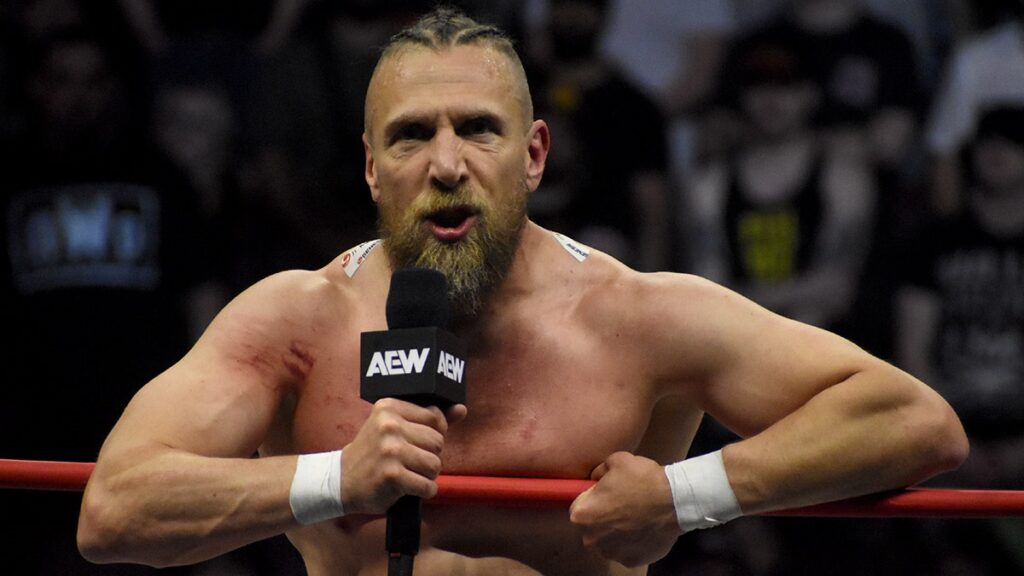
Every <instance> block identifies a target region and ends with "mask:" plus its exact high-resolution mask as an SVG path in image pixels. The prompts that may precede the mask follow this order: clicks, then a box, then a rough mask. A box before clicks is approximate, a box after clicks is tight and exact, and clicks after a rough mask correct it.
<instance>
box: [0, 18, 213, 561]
mask: <svg viewBox="0 0 1024 576" xmlns="http://www.w3.org/2000/svg"><path fill="white" fill-rule="evenodd" d="M29 70H30V71H29V74H28V76H27V82H26V84H25V85H24V86H23V91H24V101H25V102H26V118H25V122H24V126H23V130H22V131H20V132H19V134H18V137H17V138H16V139H15V140H14V141H13V144H12V145H11V146H10V148H9V149H7V150H5V151H4V158H5V165H6V167H7V169H6V170H5V181H4V184H3V188H2V190H0V210H2V214H3V216H2V221H0V252H2V256H3V258H2V265H0V293H2V300H0V318H2V321H3V325H4V328H5V330H6V333H7V334H8V339H7V346H6V347H5V348H4V358H3V362H2V365H3V366H4V368H3V371H4V374H3V376H4V378H3V382H4V384H5V390H4V392H5V398H4V402H2V403H0V412H2V413H0V454H2V455H3V456H4V457H8V458H32V459H57V460H85V461H91V460H93V459H94V458H95V456H96V453H97V452H98V451H99V448H100V445H101V443H102V441H103V439H104V437H105V435H106V433H107V432H108V431H109V430H110V428H111V427H112V426H113V424H114V422H115V420H116V418H117V416H118V415H119V414H120V412H121V411H122V410H123V409H124V406H125V404H127V402H128V400H129V399H130V398H131V396H132V395H133V394H134V392H135V390H137V388H138V387H139V386H141V384H143V383H144V382H146V381H147V380H148V379H150V378H152V377H153V376H154V375H156V373H157V372H158V371H159V370H161V369H163V368H164V367H166V366H167V365H168V364H169V363H170V362H173V361H174V359H175V358H177V357H179V356H180V355H181V354H183V353H184V352H185V350H186V349H187V347H188V345H189V341H188V337H187V326H186V322H185V318H186V316H185V314H183V313H182V311H183V310H184V307H185V300H186V295H187V294H188V293H189V288H190V287H192V286H194V285H195V283H196V281H197V280H198V279H197V278H196V276H195V275H196V274H197V273H198V270H197V268H195V267H193V266H191V265H190V264H191V262H190V259H191V258H193V257H194V256H195V255H196V254H197V253H200V251H201V246H199V245H196V244H195V243H193V242H192V241H193V240H194V237H193V236H192V235H191V230H192V225H193V223H194V218H193V216H192V214H191V213H190V212H189V210H188V207H187V205H184V204H183V203H182V202H181V199H180V198H177V197H174V196H172V195H165V194H163V193H162V192H161V191H160V190H158V189H156V188H154V187H152V186H150V185H149V184H148V180H147V178H146V177H145V174H144V173H143V170H142V165H143V162H142V155H141V150H142V148H143V147H142V146H141V145H140V142H141V139H140V137H139V135H138V134H137V130H136V129H135V127H136V126H138V125H139V121H138V119H137V118H135V117H133V116H132V114H130V111H131V110H132V109H133V106H131V105H129V103H127V102H125V100H124V96H125V92H124V90H123V89H122V87H123V86H124V84H125V80H124V77H123V74H122V72H121V71H120V70H119V69H118V68H117V67H116V66H115V63H114V60H113V59H112V58H111V56H110V52H109V48H108V47H107V46H106V45H105V44H104V43H103V42H101V41H100V40H99V39H98V38H97V37H96V36H95V35H93V34H91V33H89V32H85V31H77V30H75V31H68V32H64V33H62V34H60V35H59V36H57V37H55V38H53V39H52V40H51V43H50V44H49V45H47V46H45V47H43V48H41V49H40V51H39V52H38V56H37V57H36V58H35V59H33V60H32V61H31V62H30V63H29ZM0 498H3V500H4V502H3V504H0V507H2V508H3V509H4V511H5V512H6V513H8V514H9V516H8V517H10V518H16V519H17V520H16V522H17V523H18V525H19V528H18V530H16V531H14V533H15V537H16V540H13V541H14V542H17V545H16V546H15V548H14V549H13V557H11V555H8V559H9V561H10V562H12V565H19V566H30V567H31V568H30V569H31V570H33V571H32V572H30V573H33V574H36V573H38V574H68V573H75V574H86V573H90V570H92V569H91V568H90V567H88V565H87V564H86V563H85V561H84V560H82V559H81V557H80V556H79V555H78V552H77V550H76V549H75V537H74V535H75V524H76V520H77V512H78V502H77V501H76V500H75V499H71V498H62V497H61V496H59V495H58V496H55V495H53V494H47V493H28V494H19V493H14V492H4V493H2V494H0ZM11 541H12V540H11V539H10V538H9V539H8V543H10V542H11ZM25 560H27V561H28V562H27V563H26V561H25Z"/></svg>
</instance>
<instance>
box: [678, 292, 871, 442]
mask: <svg viewBox="0 0 1024 576" xmlns="http://www.w3.org/2000/svg"><path fill="white" fill-rule="evenodd" d="M705 292H706V294H705V296H704V297H702V298H701V303H700V306H693V307H692V308H694V312H692V313H690V314H688V316H689V320H688V322H689V323H690V325H691V326H690V329H689V331H690V332H691V333H693V334H694V335H695V336H693V337H692V338H691V340H692V343H691V344H692V345H695V347H696V349H697V350H698V351H699V353H698V355H697V356H696V357H695V356H693V355H690V357H691V358H693V361H696V362H700V363H701V364H702V369H701V371H700V373H699V378H698V379H697V382H696V384H694V386H696V391H695V392H696V396H697V399H698V402H700V404H701V408H702V409H703V410H704V411H705V412H707V413H708V414H709V415H711V416H713V417H714V418H715V419H716V420H718V421H719V422H721V423H722V424H723V425H725V426H726V427H728V428H729V429H731V430H733V431H734V432H736V433H737V434H739V435H741V436H744V437H746V436H751V435H753V434H757V433H758V432H760V431H762V430H764V429H765V428H767V427H768V426H770V425H772V424H773V423H775V422H777V421H778V420H780V419H782V418H784V417H785V416H786V415H788V414H790V413H791V412H793V411H795V410H796V409H797V408H799V407H800V406H802V405H804V404H805V403H806V402H807V401H808V400H810V399H811V398H812V397H813V396H814V395H815V394H817V393H818V392H820V391H822V390H824V389H825V388H828V387H829V386H832V385H834V384H838V383H839V382H842V381H843V380H846V379H847V378H849V377H850V376H852V375H853V374H855V373H856V372H858V371H859V370H861V369H863V368H864V367H865V366H866V364H867V363H868V362H870V356H868V355H867V354H866V353H865V352H864V351H862V350H861V349H860V348H858V347H857V346H855V345H853V344H852V343H850V342H848V341H846V340H844V339H842V338H840V337H838V336H836V335H834V334H831V333H829V332H826V331H824V330H820V329H818V328H814V327H812V326H809V325H807V324H802V323H799V322H796V321H794V320H790V319H788V318H784V317H782V316H779V315H777V314H775V313H773V312H770V311H768V310H766V309H765V308H763V307H761V306H759V305H757V304H755V303H753V302H751V301H750V300H748V299H746V298H743V297H742V296H739V295H738V294H735V293H732V292H730V291H728V290H725V289H724V288H712V289H710V290H707V289H705ZM698 340H699V341H700V342H699V343H698Z"/></svg>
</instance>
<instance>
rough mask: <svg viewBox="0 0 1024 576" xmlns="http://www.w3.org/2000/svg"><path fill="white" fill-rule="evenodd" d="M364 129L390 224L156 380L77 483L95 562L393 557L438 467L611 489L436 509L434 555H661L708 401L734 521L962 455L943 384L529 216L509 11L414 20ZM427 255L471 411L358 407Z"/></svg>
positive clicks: (435, 561) (512, 565)
mask: <svg viewBox="0 0 1024 576" xmlns="http://www.w3.org/2000/svg"><path fill="white" fill-rule="evenodd" d="M364 142H365V148H366V180H367V182H368V183H369V186H370V190H371V193H372V195H373V198H374V200H376V201H377V202H378V204H379V209H380V215H381V218H380V221H381V234H382V237H383V238H384V240H383V243H382V244H380V245H378V244H372V243H371V244H365V245H363V246H361V247H359V248H357V249H355V250H352V251H349V252H346V253H344V254H343V255H342V256H340V257H339V258H338V259H336V260H335V261H334V262H332V263H330V264H329V265H327V266H326V267H325V268H323V269H321V270H318V271H312V272H309V271H292V272H285V273H282V274H279V275H275V276H273V277H270V278H268V279H266V280H264V281H262V282H260V283H258V284H257V285H255V286H254V287H252V288H251V289H249V290H248V291H246V292H245V293H243V294H242V295H240V296H239V297H238V298H237V299H236V300H235V301H234V302H232V303H231V304H229V305H228V306H227V307H226V308H225V310H223V311H222V313H221V314H220V315H219V316H218V317H217V318H216V319H215V320H214V321H213V323H212V324H211V325H210V327H209V329H208V330H207V332H206V333H205V334H204V336H203V337H202V338H201V339H200V341H199V342H198V343H197V344H196V346H195V347H194V348H193V349H192V350H191V351H190V352H189V353H188V354H187V355H186V356H185V357H184V358H183V359H182V360H181V361H180V362H178V363H177V364H175V365H174V366H173V367H171V368H170V369H168V370H167V371H166V372H164V373H163V374H161V375H159V376H157V377H156V378H155V379H154V380H153V381H152V382H150V383H149V384H147V385H146V386H145V387H144V388H143V389H142V390H141V391H140V392H139V393H138V395H137V396H136V397H135V398H134V399H133V400H132V402H131V403H130V405H129V406H128V407H127V409H126V410H125V413H124V415H123V417H122V418H121V420H120V422H119V423H118V424H117V425H116V427H115V428H114V430H113V431H112V432H111V434H110V437H109V438H108V440H107V441H106V443H105V445H104V446H103V449H102V451H101V453H100V456H99V461H98V463H97V466H96V470H95V472H94V474H93V476H92V479H91V480H90V483H89V486H88V488H87V489H86V493H85V496H84V500H83V504H82V514H81V518H80V524H79V533H78V542H79V547H80V549H81V551H82V553H83V554H84V555H85V556H86V558H88V559H90V560H92V561H95V562H139V563H145V564H151V565H156V566H167V565H175V564H185V563H191V562H197V561H200V560H203V559H207V558H211V557H214V556H217V555H219V554H223V553H225V552H227V551H229V550H232V549H234V548H237V547H239V546H242V545H244V544H247V543H250V542H253V541H256V540H259V539H263V538H267V537H270V536H273V535H276V534H281V533H285V534H287V536H288V538H289V539H290V540H291V541H292V542H293V543H294V545H295V546H296V548H298V550H299V552H300V553H301V554H302V557H303V558H304V561H305V563H306V566H307V569H308V571H309V573H310V574H313V575H326V574H357V575H377V574H383V573H384V570H385V566H386V554H385V553H384V551H383V527H384V520H383V519H382V518H381V516H380V514H382V513H383V512H384V511H385V510H386V509H387V507H388V506H389V505H390V504H391V503H392V502H394V501H395V500H396V499H397V498H398V497H399V495H401V494H413V495H417V496H421V497H424V498H429V497H431V496H432V495H434V494H435V493H436V490H437V487H436V484H435V481H434V480H435V478H436V477H437V475H438V474H439V473H441V472H442V471H443V472H444V473H445V474H477V475H508V476H526V477H553V478H588V477H589V478H594V479H597V480H599V482H598V483H597V484H596V485H595V487H594V488H593V489H591V490H589V491H588V492H586V493H584V494H583V495H581V496H580V497H579V498H578V499H577V501H576V502H575V503H574V504H573V506H572V509H571V510H570V511H568V512H567V511H565V510H523V509H519V510H509V509H494V508H489V507H485V506H474V507H446V508H440V507H432V506H426V507H425V513H424V534H423V544H422V550H421V552H420V554H419V555H418V556H417V560H416V571H417V574H424V575H429V574H468V575H488V576H493V575H500V574H514V575H520V574H537V573H541V574H558V575H588V576H593V575H598V574H643V573H645V572H646V565H647V564H648V563H650V562H653V561H655V560H657V559H658V558H660V557H662V556H663V555H664V554H666V553H667V551H668V550H669V548H670V547H671V546H672V544H673V543H674V542H675V540H676V538H677V537H678V536H679V535H680V534H681V533H682V532H683V528H682V527H681V524H680V522H681V520H680V518H681V512H680V511H679V510H678V509H684V508H686V506H687V505H688V503H687V502H686V501H685V498H679V495H680V490H679V489H678V482H676V483H675V484H673V483H672V481H670V480H669V478H670V477H672V474H667V473H666V470H668V469H672V470H677V471H678V468H672V466H669V467H668V468H666V465H669V464H672V463H673V462H677V461H679V460H681V459H683V458H684V457H685V455H686V452H687V449H688V447H689V444H690V442H691V440H692V438H693V435H694V432H695V431H696V429H697V425H698V423H699V422H700V419H701V417H702V414H703V413H704V412H707V413H709V414H712V415H714V416H715V417H716V418H718V419H719V420H720V421H721V422H723V423H724V424H725V425H727V426H729V427H730V428H732V429H733V430H735V431H737V432H738V433H739V434H741V435H742V436H743V437H744V438H745V439H744V440H742V441H740V442H737V443H735V444H731V445H729V446H727V447H726V448H724V450H723V451H722V452H721V453H719V454H718V455H717V456H718V460H717V461H718V462H719V464H718V466H719V468H720V469H721V471H722V472H724V473H723V474H722V478H721V481H720V482H719V483H718V484H717V485H716V486H715V487H714V488H713V489H712V490H711V491H712V492H717V493H718V494H719V495H721V494H722V493H726V494H727V495H728V497H729V498H734V503H735V504H737V505H738V508H737V509H735V510H734V511H733V512H734V513H730V514H729V515H728V516H724V517H723V518H721V520H725V519H728V518H729V517H732V516H735V515H736V514H738V513H739V511H740V510H741V511H742V512H743V513H748V514H749V513H759V512H764V511H768V510H774V509H779V508H787V507H793V506H801V505H807V504H812V503H817V502H822V501H827V500H833V499H838V498H844V497H849V496H853V495H858V494H864V493H868V492H874V491H879V490H883V489H888V488H894V487H899V486H906V485H908V484H911V483H914V482H918V481H920V480H922V479H924V478H927V477H929V476H931V475H933V474H936V473H938V472H941V471H944V470H947V469H950V468H953V467H955V466H957V465H958V464H959V463H960V462H961V461H962V460H963V458H964V457H965V454H966V451H967V443H966V438H965V436H964V434H963V431H962V429H961V427H960V424H959V421H958V420H957V418H956V416H955V415H954V414H953V412H952V411H951V410H950V408H949V407H948V405H947V404H946V403H945V402H944V401H943V400H942V399H941V398H940V397H939V396H937V395H936V394H935V393H933V392H932V391H931V390H930V389H929V388H927V387H926V386H925V385H923V384H922V383H920V382H918V381H917V380H915V379H913V378H912V377H910V376H908V375H907V374H905V373H903V372H901V371H899V370H897V369H895V368H893V367H892V366H889V365H887V364H885V363H883V362H881V361H879V360H877V359H875V358H873V357H871V356H870V355H868V354H866V353H865V352H863V351H862V350H860V349H859V348H857V347H856V346H854V345H852V344H850V343H849V342H846V341H844V340H841V339H839V338H837V337H835V336H833V335H831V334H829V333H826V332H823V331H821V330H818V329H815V328H811V327H809V326H806V325H802V324H799V323H796V322H793V321H790V320H787V319H784V318H782V317H779V316H776V315H774V314H772V313H770V312H768V311H766V310H764V309H762V308H760V307H758V306H757V305H755V304H753V303H751V302H749V301H747V300H745V299H743V298H742V297H740V296H738V295H736V294H734V293H732V292H729V291H727V290H725V289H723V288H721V287H719V286H716V285H714V284H712V283H710V282H707V281H705V280H702V279H700V278H695V277H690V276H685V275H678V274H640V273H637V272H635V271H632V270H629V269H627V268H626V267H624V266H623V265H621V264H620V263H618V262H615V261H614V260H612V259H610V258H608V257H607V256H604V255H602V254H599V253H597V252H596V251H589V252H588V250H587V249H586V247H582V246H579V245H576V244H574V243H573V242H571V241H570V240H568V239H566V238H564V237H560V236H557V235H555V234H553V233H552V232H549V231H547V230H544V229H542V228H540V227H538V226H536V225H534V224H532V223H531V222H529V221H528V219H527V218H526V215H525V212H524V206H525V202H526V195H527V194H528V193H530V192H532V191H533V190H535V189H536V188H537V185H538V183H539V181H540V179H541V176H542V174H543V171H544V160H545V157H546V154H547V151H548V145H549V134H548V129H547V126H546V125H545V124H544V122H543V121H540V120H533V119H532V107H531V105H530V99H529V92H528V88H527V86H526V81H525V76H524V74H523V71H522V67H521V65H520V63H519V61H518V58H516V57H515V53H514V52H513V50H512V48H511V46H510V45H509V44H508V42H507V41H506V40H505V39H503V37H501V36H498V35H497V34H496V31H495V30H494V29H492V28H489V27H480V26H478V25H477V24H476V23H475V22H473V21H471V20H469V19H466V18H464V17H460V16H459V15H457V14H452V13H450V12H446V11H441V12H437V13H434V14H432V15H429V16H427V17H425V18H424V19H423V20H421V21H420V22H419V23H418V24H417V25H416V26H414V28H413V29H411V31H409V32H406V33H404V34H401V35H399V36H398V37H396V40H395V41H394V42H393V43H392V44H391V45H390V46H389V47H388V48H387V49H386V50H385V52H384V54H383V55H382V58H381V61H380V63H379V64H378V67H377V70H376V72H375V74H374V76H373V79H372V81H371V84H370V87H369V92H368V95H367V109H366V133H365V136H364ZM624 145H628V143H624ZM413 263H416V264H426V265H430V266H433V267H435V268H438V269H440V270H442V271H444V272H445V274H446V275H447V276H448V278H449V282H450V290H451V295H450V297H451V301H452V307H453V310H455V312H456V319H455V331H456V332H457V333H459V334H460V335H461V336H462V337H463V338H464V339H465V340H466V341H467V342H468V344H469V358H468V362H467V379H468V381H469V382H470V388H469V390H468V391H467V405H468V410H467V407H466V406H462V405H457V406H455V407H453V408H451V409H449V410H448V412H447V413H442V412H441V411H440V410H438V409H437V408H421V407H418V406H414V405H411V404H407V403H404V402H401V401H396V400H391V399H387V400H381V401H379V402H377V403H376V404H374V405H372V406H371V405H369V404H368V403H365V402H363V401H362V400H360V399H359V374H358V368H357V366H358V365H359V356H358V353H359V334H360V333H361V332H363V331H368V330H380V329H383V328H384V327H385V324H386V323H385V317H384V308H385V306H384V304H385V299H386V295H387V291H388V284H389V279H390V276H391V272H392V270H394V269H396V268H398V267H404V266H408V265H410V264H413ZM342 448H343V449H344V450H343V452H342V456H341V460H340V462H341V463H340V465H339V466H335V467H334V469H331V470H328V473H329V474H330V475H331V478H332V479H333V481H338V482H340V488H339V490H338V491H337V493H336V494H329V495H328V496H329V497H335V496H336V497H339V498H340V503H341V508H343V512H344V514H343V515H339V514H341V510H337V509H336V510H334V511H333V512H332V513H331V515H332V516H334V517H333V518H331V519H329V520H325V521H320V522H312V523H306V524H300V522H299V521H298V520H296V517H295V514H296V513H295V512H293V508H292V506H291V504H290V496H291V491H292V490H293V480H295V478H296V476H297V475H299V474H300V472H299V470H301V469H303V466H302V465H301V461H300V460H299V459H298V458H297V457H296V454H316V455H318V456H315V457H316V458H319V455H320V454H331V453H332V451H337V450H338V449H342ZM442 448H443V450H442ZM257 451H258V452H259V456H260V457H259V458H252V457H251V456H252V454H254V453H255V452H257ZM334 453H336V452H334ZM304 458H306V457H304ZM693 460H696V459H690V460H686V461H684V462H683V463H684V464H685V463H687V462H691V461H693ZM673 466H677V467H678V465H677V464H673ZM338 472H340V478H339V474H338ZM726 475H727V478H726ZM692 481H693V484H694V485H695V486H696V487H697V492H700V490H701V489H700V487H699V485H700V484H701V482H704V483H708V482H710V483H711V484H714V482H713V481H707V480H704V481H701V480H699V479H697V478H696V477H694V478H692ZM722 483H724V484H725V486H724V488H723V486H722V485H721V484H722ZM694 497H695V498H697V499H698V500H699V499H700V498H701V497H702V496H701V495H700V494H696V493H695V496H694ZM678 500H684V501H682V502H681V503H680V502H679V501H678ZM699 503H700V502H698V504H699ZM716 514H717V513H716ZM705 515H708V514H705ZM699 520H703V519H699ZM712 523H714V522H712ZM627 567H631V568H627Z"/></svg>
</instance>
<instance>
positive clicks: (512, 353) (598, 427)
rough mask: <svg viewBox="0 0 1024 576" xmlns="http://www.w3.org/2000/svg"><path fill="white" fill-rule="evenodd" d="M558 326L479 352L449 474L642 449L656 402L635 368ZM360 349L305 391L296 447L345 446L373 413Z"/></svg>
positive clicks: (559, 468)
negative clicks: (363, 389) (364, 393)
mask: <svg viewBox="0 0 1024 576" xmlns="http://www.w3.org/2000/svg"><path fill="white" fill-rule="evenodd" d="M567 336H568V334H566V333H564V332H559V331H555V330H553V331H551V332H549V333H547V334H541V333H533V334H530V335H529V337H525V338H516V339H509V340H508V341H506V342H504V345H502V346H500V347H493V348H490V349H486V350H480V349H477V350H472V351H471V353H470V357H469V359H468V362H467V365H466V381H467V390H466V404H467V406H468V409H469V410H468V416H467V418H466V419H465V420H464V421H462V422H460V423H459V424H458V425H456V426H453V427H452V428H451V429H450V430H449V434H448V437H447V439H446V443H445V449H444V453H443V455H442V458H443V461H444V470H445V473H446V474H484V475H510V476H547V477H585V476H587V475H589V473H590V471H591V470H592V469H593V467H594V466H596V465H597V464H598V463H600V462H601V461H603V460H604V459H605V458H606V457H607V456H608V455H609V454H611V453H613V452H615V451H618V450H627V451H630V450H634V449H635V448H636V447H637V446H638V445H639V444H640V442H641V440H642V438H643V435H644V432H645V430H646V429H647V425H648V420H649V418H650V414H651V409H652V406H653V402H654V400H653V398H652V397H651V396H652V394H651V392H650V390H649V387H648V386H646V385H645V383H644V382H643V381H642V379H641V378H638V376H637V371H636V369H635V366H632V365H631V364H630V362H628V361H624V358H627V357H628V355H627V354H618V355H616V354H614V353H612V351H611V350H609V349H607V347H606V346H605V345H604V343H603V342H601V341H599V340H597V339H595V338H588V337H586V336H583V335H577V337H574V338H568V337H567ZM358 366H359V362H358V345H357V344H354V343H352V342H350V343H347V344H346V345H342V346H339V347H338V348H337V350H336V353H334V354H331V355H329V356H328V357H325V358H323V359H322V360H321V361H319V362H318V363H317V365H316V366H315V367H314V369H313V370H312V371H311V372H310V374H309V376H308V378H307V380H306V382H304V383H303V385H302V386H301V387H300V388H299V389H298V394H297V398H296V404H295V408H294V413H293V416H292V419H291V421H290V422H282V424H285V425H287V426H290V428H291V434H290V435H289V436H290V437H291V442H292V444H293V446H290V447H282V448H290V449H291V450H289V451H299V452H309V451H320V450H328V449H334V448H340V447H343V446H344V445H345V444H347V443H348V442H349V441H351V440H352V438H354V437H355V434H356V433H357V432H358V430H359V428H360V426H361V425H362V423H363V422H364V421H365V419H366V417H367V415H368V414H369V411H370V404H369V403H367V402H365V401H363V400H361V399H360V398H359V373H358Z"/></svg>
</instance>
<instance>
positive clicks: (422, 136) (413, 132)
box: [394, 124, 430, 142]
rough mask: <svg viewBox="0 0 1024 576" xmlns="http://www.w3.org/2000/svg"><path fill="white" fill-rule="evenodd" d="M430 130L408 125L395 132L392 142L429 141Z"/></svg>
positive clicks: (416, 125)
mask: <svg viewBox="0 0 1024 576" xmlns="http://www.w3.org/2000/svg"><path fill="white" fill-rule="evenodd" d="M429 139H430V129H429V128H427V127H426V126H424V125H422V124H409V125H406V126H403V127H401V128H399V129H398V131H397V132H395V136H394V141H395V142H398V141H401V140H429Z"/></svg>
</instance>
